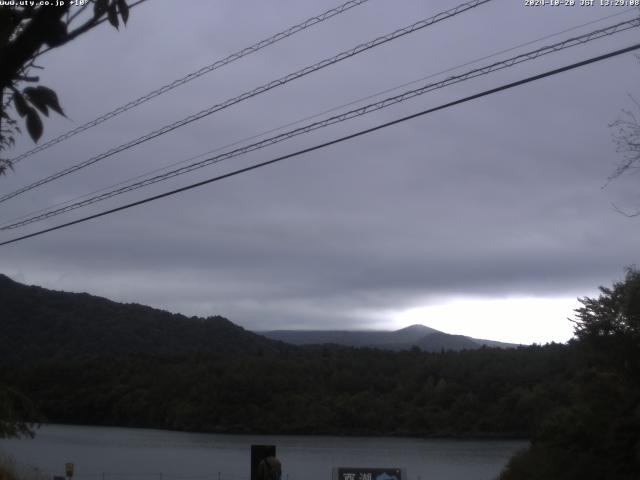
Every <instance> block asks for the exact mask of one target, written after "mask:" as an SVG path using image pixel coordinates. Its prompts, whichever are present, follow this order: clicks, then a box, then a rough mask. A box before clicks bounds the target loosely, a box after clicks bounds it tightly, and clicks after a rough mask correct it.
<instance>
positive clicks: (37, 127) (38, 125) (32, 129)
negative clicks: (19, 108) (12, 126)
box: [27, 108, 43, 143]
mask: <svg viewBox="0 0 640 480" xmlns="http://www.w3.org/2000/svg"><path fill="white" fill-rule="evenodd" d="M42 130H43V127H42V120H40V116H39V115H38V112H36V111H35V110H34V109H33V108H29V111H28V112H27V131H28V132H29V135H30V136H31V138H32V139H33V141H34V142H36V143H38V140H39V139H40V137H41V136H42Z"/></svg>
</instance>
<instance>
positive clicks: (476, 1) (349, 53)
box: [0, 0, 492, 202]
mask: <svg viewBox="0 0 640 480" xmlns="http://www.w3.org/2000/svg"><path fill="white" fill-rule="evenodd" d="M490 1H492V0H472V1H470V2H466V3H463V4H461V5H458V6H457V7H454V8H452V9H450V10H447V11H444V12H441V13H439V14H437V15H435V16H433V17H430V18H427V19H423V20H420V21H419V22H416V23H414V24H412V25H409V26H407V27H404V28H401V29H398V30H396V31H394V32H391V33H389V34H387V35H383V36H380V37H377V38H375V39H374V40H371V41H369V42H367V43H363V44H360V45H358V46H356V47H353V48H351V49H349V50H345V51H343V52H341V53H339V54H338V55H335V56H333V57H331V58H327V59H325V60H322V61H321V62H318V63H315V64H313V65H311V66H308V67H305V68H303V69H302V70H298V71H297V72H295V73H290V74H289V75H286V76H284V77H281V78H279V79H277V80H273V81H271V82H269V83H266V84H264V85H262V86H260V87H258V88H256V89H254V90H251V91H248V92H245V93H243V94H242V95H239V96H237V97H234V98H232V99H229V100H226V101H225V102H223V103H220V104H217V105H214V106H212V107H210V108H208V109H205V110H202V111H200V112H198V113H195V114H193V115H190V116H188V117H186V118H183V119H182V120H178V121H177V122H174V123H172V124H170V125H166V126H164V127H162V128H160V129H158V130H155V131H153V132H151V133H148V134H146V135H144V136H142V137H139V138H137V139H135V140H132V141H130V142H128V143H125V144H122V145H120V146H118V147H115V148H112V149H110V150H108V151H106V152H104V153H101V154H99V155H97V156H95V157H91V158H90V159H88V160H85V161H84V162H81V163H78V164H76V165H73V166H71V167H69V168H66V169H64V170H61V171H59V172H57V173H54V174H52V175H50V176H48V177H45V178H43V179H41V180H38V181H37V182H34V183H32V184H30V185H27V186H25V187H22V188H19V189H18V190H15V191H13V192H11V193H7V194H5V195H3V196H1V197H0V202H5V201H7V200H9V199H10V198H13V197H16V196H18V195H20V194H22V193H24V192H27V191H29V190H32V189H34V188H37V187H39V186H41V185H44V184H46V183H49V182H52V181H53V180H57V179H58V178H60V177H64V176H66V175H69V174H71V173H73V172H76V171H78V170H80V169H82V168H85V167H88V166H89V165H92V164H94V163H96V162H99V161H100V160H103V159H105V158H107V157H110V156H112V155H115V154H116V153H119V152H122V151H124V150H127V149H129V148H132V147H134V146H136V145H139V144H141V143H143V142H146V141H148V140H151V139H153V138H156V137H159V136H160V135H164V134H166V133H168V132H171V131H172V130H175V129H177V128H180V127H183V126H185V125H187V124H189V123H192V122H195V121H196V120H200V119H201V118H204V117H206V116H208V115H211V114H213V113H215V112H218V111H220V110H223V109H225V108H228V107H230V106H232V105H235V104H236V103H240V102H242V101H243V100H246V99H248V98H251V97H254V96H256V95H259V94H261V93H264V92H267V91H269V90H271V89H273V88H276V87H279V86H282V85H285V84H287V83H289V82H291V81H293V80H296V79H298V78H301V77H304V76H306V75H309V74H311V73H313V72H316V71H318V70H321V69H323V68H325V67H328V66H330V65H333V64H335V63H338V62H341V61H342V60H346V59H348V58H351V57H353V56H355V55H358V54H360V53H362V52H365V51H367V50H370V49H372V48H375V47H378V46H380V45H382V44H384V43H387V42H390V41H392V40H395V39H397V38H399V37H402V36H404V35H408V34H411V33H414V32H417V31H418V30H421V29H423V28H425V27H428V26H431V25H433V24H435V23H437V22H440V21H442V20H446V19H448V18H451V17H453V16H455V15H458V14H460V13H463V12H466V11H467V10H471V9H473V8H476V7H478V6H480V5H482V4H484V3H488V2H490Z"/></svg>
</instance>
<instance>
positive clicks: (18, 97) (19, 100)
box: [13, 92, 29, 117]
mask: <svg viewBox="0 0 640 480" xmlns="http://www.w3.org/2000/svg"><path fill="white" fill-rule="evenodd" d="M13 104H14V105H15V107H16V112H18V115H20V116H21V117H24V116H25V115H26V114H27V113H28V112H29V106H28V105H27V102H26V101H25V99H24V97H23V96H22V94H21V93H20V92H13Z"/></svg>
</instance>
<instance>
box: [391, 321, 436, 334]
mask: <svg viewBox="0 0 640 480" xmlns="http://www.w3.org/2000/svg"><path fill="white" fill-rule="evenodd" d="M437 331H438V330H436V329H435V328H431V327H427V326H426V325H422V324H421V323H414V324H413V325H409V326H408V327H404V328H401V329H400V330H396V331H395V333H398V332H414V333H424V334H427V333H432V332H437Z"/></svg>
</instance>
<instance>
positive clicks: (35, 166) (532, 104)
mask: <svg viewBox="0 0 640 480" xmlns="http://www.w3.org/2000/svg"><path fill="white" fill-rule="evenodd" d="M331 5H333V3H332V2H314V3H313V4H310V3H308V2H284V3H282V2H280V3H278V5H277V6H274V5H271V4H268V3H267V2H250V3H244V4H242V5H239V4H238V3H237V2H217V3H216V5H215V7H214V6H213V4H210V3H208V2H189V8H185V7H184V4H183V3H181V2H165V3H159V4H157V5H154V6H153V7H146V6H145V7H140V8H139V9H135V10H134V11H133V12H132V19H131V22H130V25H129V26H128V27H127V28H126V29H125V30H123V31H121V32H115V31H113V30H112V29H110V28H103V29H101V30H99V31H96V32H95V33H92V34H90V35H88V36H87V38H86V40H85V39H84V38H83V39H82V41H77V42H74V43H73V44H71V45H69V46H68V47H65V48H64V49H61V50H60V51H56V52H53V53H52V54H51V55H50V56H49V57H48V59H46V60H44V61H43V64H44V66H45V67H46V69H45V71H44V74H43V81H44V82H45V83H46V84H48V85H50V86H52V87H54V88H56V89H57V90H58V93H59V95H60V97H61V98H62V99H63V101H64V105H65V109H66V110H67V111H68V112H69V116H70V117H71V118H72V119H73V122H69V121H66V120H63V119H54V118H52V119H51V120H50V121H48V122H47V124H46V130H45V135H46V136H54V135H56V134H58V133H61V132H64V131H66V130H67V129H68V128H70V127H72V126H75V125H77V124H79V123H80V122H83V121H85V120H88V119H91V118H93V117H95V116H97V115H99V114H101V113H103V112H104V111H106V110H108V109H110V108H113V107H114V106H117V105H119V104H122V103H123V102H126V101H128V100H130V99H132V98H134V97H136V96H137V95H140V94H144V93H146V91H148V90H150V89H151V88H155V87H156V86H158V85H160V84H162V83H163V82H166V81H170V80H172V79H174V78H176V77H178V76H180V75H182V74H184V73H187V72H189V71H192V70H195V69H197V68H199V67H200V66H202V65H204V64H206V63H210V62H212V61H213V60H215V59H216V58H220V57H223V56H225V55H227V54H229V53H231V52H233V51H235V50H237V49H239V48H241V47H243V46H246V45H247V44H249V43H251V42H252V41H255V40H258V39H260V38H262V37H265V36H268V35H270V34H271V33H273V32H275V31H277V30H279V29H282V28H284V27H286V26H288V25H290V24H293V23H295V22H297V21H299V20H301V19H303V18H305V17H308V16H309V15H310V14H311V13H315V12H319V11H321V10H322V9H326V8H329V7H330V6H331ZM451 6H453V4H452V3H451V2H445V1H443V0H442V1H438V2H429V4H428V5H427V4H426V3H423V2H417V1H415V2H403V3H402V5H400V4H397V3H391V2H383V1H381V0H373V1H372V2H371V4H370V5H367V6H364V7H360V8H358V9H354V10H353V11H352V12H350V13H349V14H346V15H344V16H343V17H340V18H337V19H335V20H333V21H331V22H329V23H327V24H325V25H322V26H318V27H316V28H315V29H313V30H310V31H308V32H305V33H304V34H301V35H300V37H299V38H298V37H296V39H292V40H290V41H286V42H283V44H281V45H279V46H277V47H273V48H270V49H268V50H265V51H264V52H263V53H261V54H260V55H257V56H255V57H252V58H247V59H244V60H242V61H240V62H238V63H237V64H234V65H232V66H230V67H228V68H226V69H223V70H221V71H219V72H217V73H214V74H212V75H208V76H205V77H203V78H201V79H198V80H197V81H195V82H192V83H191V84H189V85H188V86H186V87H183V88H181V89H179V90H176V91H174V92H171V93H170V94H168V95H166V96H163V97H160V98H159V99H157V100H155V101H153V102H150V103H148V104H146V105H144V106H142V107H140V108H139V109H136V110H134V111H132V112H130V113H128V114H126V115H122V116H120V117H118V119H117V120H114V121H110V122H109V123H105V124H104V125H103V126H101V127H99V128H96V129H94V130H91V131H89V132H86V134H83V135H79V136H77V137H75V138H74V139H72V140H70V141H69V142H66V143H63V144H61V145H59V146H57V147H54V148H51V149H49V150H47V152H46V153H43V154H39V155H37V156H34V157H32V158H29V159H28V160H25V161H24V162H22V163H20V164H19V165H18V166H17V169H16V172H15V173H13V174H11V175H10V176H8V177H6V178H3V179H1V180H0V182H1V183H0V186H1V188H2V191H10V190H12V189H15V188H17V187H19V186H21V185H23V184H25V183H27V182H31V181H33V180H35V179H37V178H40V177H42V176H44V175H48V174H50V173H52V172H54V171H57V170H59V169H61V168H64V167H66V166H68V165H71V164H73V163H76V162H78V161H81V160H83V159H85V158H87V157H88V156H91V155H94V154H96V153H100V152H102V151H103V150H105V149H107V148H109V147H111V146H113V145H115V144H119V143H123V142H125V141H128V140H130V139H132V138H135V137H136V136H138V135H142V134H144V133H146V132H148V131H150V130H152V129H154V128H157V127H159V126H161V125H163V124H165V123H168V122H169V121H172V120H173V119H176V118H180V117H183V116H185V115H188V114H190V113H193V112H194V111H198V110H200V109H203V108H206V107H208V106H210V105H213V104H214V103H216V102H219V101H222V100H224V99H226V98H228V97H231V96H235V95H237V94H239V93H241V92H242V91H244V90H247V89H250V88H253V87H255V86H257V85H259V84H260V83H263V82H266V81H268V80H271V79H273V78H276V77H278V76H281V75H284V74H286V73H288V72H289V71H293V70H295V69H297V68H300V67H302V66H305V65H307V64H309V63H312V62H314V61H317V60H319V59H321V58H325V57H327V56H330V55H332V54H334V53H336V52H337V51H339V50H341V49H344V48H346V47H348V46H351V45H354V44H356V43H358V42H362V41H365V40H367V39H369V38H372V37H373V36H375V35H378V34H380V33H383V32H387V31H390V30H392V29H395V28H398V27H400V26H403V25H405V24H408V23H410V22H411V21H415V20H417V19H418V18H421V17H426V16H428V15H431V14H433V13H436V12H437V11H440V10H443V9H445V8H450V7H451ZM551 10H552V9H551V8H549V9H537V10H535V11H534V10H527V9H526V8H524V7H522V6H521V5H520V4H519V3H517V2H515V3H512V2H494V3H492V4H489V5H487V6H486V7H480V8H479V9H477V10H476V11H474V12H470V13H468V14H466V15H464V16H461V17H460V18H458V19H455V20H450V21H448V22H445V23H442V24H441V25H437V26H435V27H434V28H433V29H429V30H426V31H424V32H421V33H418V34H416V35H415V36H410V37H407V38H404V39H402V40H400V41H398V42H397V43H394V44H392V45H388V46H386V47H382V48H380V49H377V50H374V51H372V52H369V53H367V54H365V55H363V56H362V57H360V58H358V59H354V61H349V62H345V63H344V64H341V65H339V66H335V67H331V68H329V69H327V70H325V71H323V72H319V73H318V74H317V75H313V76H311V77H309V78H306V79H304V80H300V81H299V82H296V83H294V84H291V85H290V86H289V87H286V88H283V89H280V90H274V91H272V92H269V93H268V94H265V95H264V96H260V97H257V98H255V99H252V100H250V101H247V102H244V103H242V104H240V105H237V106H236V107H233V108H232V109H229V110H227V111H225V112H222V113H221V114H219V115H214V116H212V117H209V118H207V119H206V120H203V121H201V122H198V123H196V124H193V125H191V126H190V127H187V128H183V129H180V130H178V131H176V132H174V133H172V134H169V135H166V136H164V137H162V138H160V139H158V140H157V141H154V142H150V143H148V144H145V145H142V146H139V147H137V148H135V149H132V150H129V151H127V152H125V153H123V154H122V155H118V156H116V157H113V158H111V159H109V160H106V161H104V162H102V163H101V164H99V165H96V166H94V167H91V168H88V169H86V170H84V171H82V172H79V173H78V174H76V175H70V176H68V177H66V178H65V179H64V180H61V181H60V182H54V183H52V184H50V185H48V186H46V187H45V188H42V189H38V190H34V191H32V192H29V193H28V194H25V195H23V196H21V197H18V198H16V199H14V200H12V201H10V202H6V203H5V204H3V205H2V208H3V210H2V220H6V219H10V218H12V217H14V216H17V215H22V214H24V213H26V212H29V211H31V210H33V209H37V208H42V207H43V206H45V205H47V204H50V203H51V202H57V201H61V200H67V199H69V198H73V197H74V196H75V195H78V194H83V193H86V192H87V191H91V190H93V189H96V188H101V187H104V186H105V185H108V184H111V183H114V182H117V181H121V180H122V179H125V178H128V177H130V176H133V175H137V174H140V173H142V172H145V171H147V170H149V169H152V168H157V167H158V166H163V165H166V164H168V163H170V162H173V161H177V160H181V159H184V158H187V157H189V156H192V155H194V154H198V153H201V152H203V151H206V150H209V149H212V148H216V147H219V146H221V145H224V144H227V143H229V142H232V141H235V140H238V139H241V138H244V137H246V136H249V135H253V134H256V133H259V132H261V131H264V130H266V129H269V128H272V127H273V126H277V125H280V124H284V123H287V122H290V121H292V120H295V119H297V118H300V117H304V116H307V115H311V114H314V113H317V112H319V111H322V110H324V109H327V108H331V107H333V106H335V105H337V104H340V103H344V102H348V101H351V100H353V99H356V98H359V97H361V96H363V95H367V94H370V93H373V92H376V91H379V90H382V89H384V88H388V87H390V86H393V85H397V84H399V83H402V82H406V81H410V80H413V79H416V78H419V77H421V76H425V75H428V74H430V73H433V72H437V71H440V70H444V69H446V68H449V67H451V66H453V65H456V64H459V63H462V62H466V61H469V60H470V59H473V58H477V57H480V56H483V55H487V54H488V53H492V52H494V51H497V50H500V49H504V48H508V47H511V46H513V45H515V44H518V43H521V42H523V41H527V40H531V39H533V38H537V37H540V36H543V35H546V34H549V33H552V32H554V31H558V30H561V29H563V28H568V27H570V26H573V25H575V24H579V23H583V22H586V21H589V20H593V19H595V18H598V17H602V16H604V15H607V14H610V13H613V11H612V10H611V9H605V8H599V7H594V8H592V9H589V8H578V7H576V8H573V9H571V8H565V9H556V10H554V11H551ZM613 21H614V20H611V21H610V23H613ZM608 23H609V22H605V23H603V24H600V25H604V24H608ZM595 27H596V26H592V27H586V28H585V29H583V31H587V30H588V29H589V28H595ZM636 33H637V32H630V33H626V34H623V35H621V36H620V37H615V38H611V39H607V40H604V41H602V42H598V43H594V44H593V45H589V46H586V47H580V48H578V49H572V50H569V51H567V52H562V53H559V54H557V55H555V56H549V57H548V58H545V59H543V60H539V61H537V62H535V63H533V64H531V65H522V66H519V67H517V68H515V69H514V70H513V71H511V70H509V71H505V72H501V73H499V74H496V75H495V76H489V77H486V78H482V79H477V80H474V81H471V82H465V83H463V84H460V85H458V86H455V87H453V88H451V89H445V90H440V91H437V92H434V93H433V94H430V95H427V96H425V97H424V98H420V99H417V100H415V101H413V102H409V103H408V104H407V105H404V104H403V105H400V106H396V107H393V108H391V109H389V111H384V112H379V113H376V114H373V115H372V116H371V117H370V118H369V117H365V118H362V119H359V120H355V121H352V122H349V123H346V124H341V125H339V126H335V127H331V128H329V129H327V130H326V131H320V132H315V133H314V134H312V135H310V136H309V137H304V138H298V139H295V140H292V141H290V142H287V143H286V144H281V145H278V146H274V147H270V148H269V149H265V150H263V151H261V152H256V153H254V154H251V155H250V156H248V157H247V158H246V159H235V160H233V161H231V162H228V163H225V164H224V165H220V166H218V167H215V168H207V169H204V170H200V171H198V172H197V173H194V174H190V175H188V176H185V177H184V178H180V179H176V180H173V181H170V182H167V183H166V184H161V185H158V186H155V187H153V188H151V189H149V190H148V191H143V192H137V193H135V194H131V195H128V196H123V197H119V198H118V199H117V200H115V199H114V200H112V201H109V202H105V203H104V204H100V205H98V206H96V207H93V209H89V210H87V211H86V213H91V212H95V211H100V210H102V209H104V208H107V207H108V206H115V205H119V204H120V203H121V202H124V201H125V200H132V199H137V198H142V197H143V196H146V195H148V194H150V193H151V192H154V193H155V192H161V191H164V190H168V189H170V188H175V187H177V186H180V185H185V184H187V183H189V182H190V181H195V180H196V179H201V178H206V177H208V176H213V175H215V174H217V173H219V172H224V171H229V170H230V169H233V168H235V167H237V166H241V165H246V164H249V163H251V162H255V161H262V160H265V159H268V158H272V157H274V156H276V155H279V154H283V153H288V152H291V151H294V150H295V149H298V148H304V147H306V146H310V145H313V144H315V143H317V142H320V141H323V140H327V139H331V138H334V137H336V136H340V135H344V134H346V133H349V132H353V131H356V130H359V129H361V128H366V127H368V126H371V125H375V124H377V123H379V122H382V121H387V120H390V119H393V118H397V117H398V116H401V115H404V114H408V113H412V112H415V111H418V110H420V109H423V108H428V107H431V106H435V105H438V104H441V103H444V102H446V101H450V100H452V99H455V98H458V97H460V96H463V95H468V94H471V93H475V92H476V91H479V90H481V89H483V88H489V87H492V86H495V85H496V84H500V83H506V82H508V81H513V80H515V79H518V78H521V77H524V76H526V75H530V74H533V73H537V72H540V71H543V70H546V69H549V68H553V67H556V66H559V65H562V64H564V63H568V62H572V61H576V60H578V59H582V58H586V57H588V56H591V55H595V54H597V53H600V52H605V51H608V50H611V49H614V48H617V47H621V46H626V45H627V44H628V43H631V42H630V40H631V39H632V38H633V37H634V35H636ZM574 34H575V33H574ZM551 42H552V40H546V41H544V42H543V44H548V43H551ZM530 48H531V47H530ZM468 68H469V67H468ZM639 69H640V66H638V65H637V61H636V60H635V59H634V58H633V56H632V55H627V56H625V57H622V58H617V59H614V60H611V61H608V62H603V63H601V64H597V65H593V66H590V67H587V68H585V69H583V70H580V71H576V72H572V73H567V74H564V75H562V76H558V77H554V78H550V79H545V80H543V81H541V82H537V83H534V84H531V85H529V86H526V87H522V88H520V89H517V90H513V91H509V92H505V93H502V94H499V95H494V96H491V97H488V98H484V99H481V100H477V101H475V102H472V103H469V104H465V105H461V106H458V107H455V108H452V109H449V110H446V111H442V112H439V113H437V114H434V115H430V116H427V117H424V118H421V119H417V120H414V121H412V122H408V123H404V124H402V125H399V126H395V127H392V128H390V129H387V130H384V131H381V132H379V133H376V134H375V135H372V136H368V137H364V138H359V139H356V140H353V141H350V142H348V143H344V144H341V145H337V146H333V147H330V148H327V149H324V150H322V151H318V152H314V153H311V154H308V155H305V156H304V157H299V158H296V159H292V160H289V161H287V162H285V163H283V164H280V165H277V166H273V167H268V168H266V169H261V170H258V171H254V172H251V173H249V174H246V175H243V176H241V177H236V178H233V179H229V180H226V181H223V182H220V183H217V184H214V185H210V186H207V187H204V188H201V189H198V190H196V191H191V192H187V193H184V194H181V195H179V196H176V197H173V198H169V199H164V200H161V201H159V202H156V203H154V204H149V205H146V206H143V207H140V208H137V209H133V210H129V211H127V212H123V213H121V214H117V215H115V216H111V217H105V218H103V219H100V220H97V221H92V222H89V223H86V224H82V225H78V226H74V227H71V228H69V229H66V230H63V231H59V232H54V233H51V234H49V235H46V236H43V237H39V238H35V239H31V240H27V241H25V242H21V243H18V244H15V245H11V246H8V247H3V249H2V250H0V263H1V265H2V267H1V269H2V271H3V272H5V273H7V274H9V275H12V276H14V278H16V279H19V280H20V279H21V280H24V281H27V282H30V283H37V284H42V285H44V286H47V287H51V288H60V289H69V290H74V291H84V290H86V291H89V292H91V293H95V294H99V295H104V296H109V297H111V298H114V299H117V300H122V301H136V302H140V303H148V304H151V305H154V306H159V307H163V308H168V309H171V310H173V311H181V312H184V313H187V314H198V315H212V314H222V315H225V316H228V317H230V318H231V319H232V320H234V321H237V322H239V323H241V324H242V325H245V326H247V327H248V328H261V329H262V328H276V327H277V328H282V327H286V326H292V327H302V326H306V327H308V328H322V327H342V328H344V327H347V326H351V327H365V326H367V325H371V324H374V323H375V324H376V325H379V323H380V322H379V319H380V318H379V317H380V316H381V315H382V316H383V314H384V312H387V311H390V310H401V309H402V308H408V307H411V306H415V305H416V304H417V303H419V302H421V301H425V299H429V298H432V299H434V301H437V299H439V298H445V297H448V296H465V295H467V296H476V295H480V296H487V297H492V298H500V297H505V296H509V295H526V296H542V297H544V296H550V297H551V296H576V295H584V294H591V293H592V292H593V291H594V289H595V287H596V286H597V285H599V284H603V283H604V284H606V283H609V282H610V281H611V280H613V279H615V278H618V277H619V276H620V275H621V273H622V268H623V267H624V266H625V265H629V264H633V263H636V262H637V261H638V255H637V240H636V239H637V234H638V221H637V220H630V219H627V218H625V217H623V216H621V215H619V214H618V213H616V212H615V211H614V210H613V208H612V207H611V203H616V204H621V205H623V206H631V207H633V206H634V205H635V206H638V205H639V204H640V199H639V198H638V194H637V192H638V183H637V177H636V178H631V177H630V178H627V179H621V180H620V181H617V182H615V183H613V184H611V185H610V186H608V187H607V188H605V189H602V188H601V187H602V186H603V185H604V183H605V181H606V178H607V176H608V175H609V174H610V173H611V172H612V171H613V169H614V166H615V163H616V160H617V157H616V154H615V151H614V150H615V149H614V146H613V144H612V142H611V139H610V131H609V130H608V128H607V124H608V122H610V121H611V120H613V119H614V118H615V117H616V115H617V112H618V111H619V110H620V109H621V108H623V107H627V106H628V105H629V101H628V98H627V97H626V95H627V93H628V92H630V93H632V92H634V89H636V85H637V82H636V79H637V75H638V72H640V70H639ZM27 148H30V144H29V142H28V141H27V140H26V139H21V141H20V145H19V147H18V148H16V153H18V152H20V151H22V150H23V149H27ZM78 214H79V212H77V213H76V214H75V215H69V216H68V217H67V216H64V217H58V218H57V219H56V220H55V221H51V223H46V222H45V223H41V224H36V225H37V226H38V227H40V226H42V225H54V224H56V223H57V221H58V220H62V219H72V218H75V217H76V216H77V215H78ZM34 229H35V226H34ZM27 231H30V230H29V229H26V230H25V232H27ZM15 233H16V234H17V233H18V231H16V232H15ZM3 238H11V235H10V234H6V235H4V234H3ZM373 319H375V321H374V320H373Z"/></svg>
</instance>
